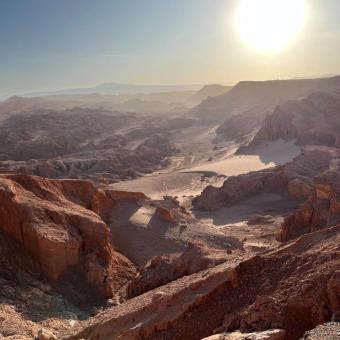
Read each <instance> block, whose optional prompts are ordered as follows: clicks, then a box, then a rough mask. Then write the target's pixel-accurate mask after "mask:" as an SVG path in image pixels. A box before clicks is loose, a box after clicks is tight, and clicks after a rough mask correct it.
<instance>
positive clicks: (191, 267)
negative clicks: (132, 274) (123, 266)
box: [127, 242, 228, 298]
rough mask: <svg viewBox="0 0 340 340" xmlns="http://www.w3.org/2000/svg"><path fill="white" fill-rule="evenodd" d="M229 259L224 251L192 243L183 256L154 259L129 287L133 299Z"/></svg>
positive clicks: (129, 294) (129, 293) (166, 256)
mask: <svg viewBox="0 0 340 340" xmlns="http://www.w3.org/2000/svg"><path fill="white" fill-rule="evenodd" d="M227 258H228V254H227V252H226V251H224V250H216V249H211V248H208V247H207V246H205V245H204V244H202V243H200V242H196V243H190V244H189V245H188V247H187V249H186V250H185V251H184V252H183V253H182V254H174V255H162V256H157V257H154V258H152V259H151V260H150V262H149V263H148V264H147V265H146V266H145V267H144V268H143V269H142V270H141V271H140V272H139V274H138V276H137V277H136V278H134V279H132V280H131V281H130V282H129V284H128V286H127V297H128V298H132V297H135V296H138V295H141V294H144V293H145V292H147V291H149V290H153V289H155V288H157V287H160V286H163V285H165V284H167V283H168V282H171V281H174V280H177V279H178V278H180V277H183V276H186V275H191V274H193V273H197V272H199V271H202V270H204V269H208V268H211V267H215V266H217V265H219V264H221V263H223V262H225V261H226V260H227Z"/></svg>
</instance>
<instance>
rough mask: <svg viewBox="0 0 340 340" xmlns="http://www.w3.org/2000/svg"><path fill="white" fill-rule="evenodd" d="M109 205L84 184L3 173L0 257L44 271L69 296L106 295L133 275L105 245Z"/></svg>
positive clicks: (124, 260)
mask: <svg viewBox="0 0 340 340" xmlns="http://www.w3.org/2000/svg"><path fill="white" fill-rule="evenodd" d="M114 205H115V201H114V200H113V199H111V198H110V197H109V196H107V195H106V193H105V192H104V191H102V190H99V189H97V188H95V187H94V186H93V185H92V184H91V183H89V182H84V181H78V180H63V181H55V180H48V179H43V178H39V177H31V176H25V175H2V176H0V221H1V223H0V231H1V233H2V235H3V239H4V240H5V242H4V244H7V245H11V246H7V247H6V248H4V247H3V248H2V256H4V257H5V258H9V259H11V258H15V259H16V266H17V267H18V268H21V269H22V270H28V271H31V272H33V273H36V274H40V275H43V276H44V277H45V278H47V279H48V281H49V282H50V283H52V284H53V285H54V286H56V287H60V288H61V289H64V290H65V292H66V293H67V294H69V295H70V296H71V297H72V296H73V297H77V298H79V300H82V298H86V300H87V302H89V300H91V299H93V300H94V301H95V300H104V299H107V298H109V297H111V296H112V294H113V292H114V291H115V290H117V289H119V288H120V287H121V286H122V285H123V284H125V283H126V282H127V281H128V280H130V279H131V278H132V277H134V276H135V273H136V271H135V268H134V266H133V264H132V263H131V262H130V261H129V260H128V259H127V258H126V257H124V256H123V255H121V254H119V253H118V252H116V251H115V250H114V249H113V247H112V245H111V243H110V230H109V228H108V226H107V224H106V223H105V222H104V221H105V220H106V219H107V217H108V215H109V211H110V209H112V208H113V206H114ZM17 248H19V249H20V250H21V253H22V254H20V253H17V252H16V251H15V249H17ZM11 249H12V250H11ZM24 254H28V256H29V257H28V258H27V257H25V256H23V255H24ZM18 268H17V269H18ZM14 270H16V269H15V266H14ZM88 292H91V294H90V295H89V296H86V294H87V293H88ZM82 294H83V295H82ZM85 296H86V297H85ZM89 297H90V298H89Z"/></svg>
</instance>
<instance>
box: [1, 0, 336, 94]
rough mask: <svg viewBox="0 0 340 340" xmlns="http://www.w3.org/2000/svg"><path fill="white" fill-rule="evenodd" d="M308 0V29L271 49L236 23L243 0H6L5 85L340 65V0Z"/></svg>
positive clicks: (224, 78)
mask: <svg viewBox="0 0 340 340" xmlns="http://www.w3.org/2000/svg"><path fill="white" fill-rule="evenodd" d="M307 1H308V7H309V15H308V21H307V23H306V26H305V29H304V31H303V32H302V33H301V34H300V36H299V37H298V38H297V39H296V40H295V41H294V42H293V43H292V44H291V45H290V46H289V47H288V48H286V49H285V50H284V51H282V52H281V53H278V54H275V55H263V54H261V53H257V52H254V51H253V50H250V49H249V48H247V47H246V46H244V45H243V44H242V43H241V42H240V39H239V36H238V34H237V32H236V31H235V29H234V25H233V23H234V20H233V18H234V10H235V6H236V5H237V3H238V0H0V46H1V52H0V94H7V93H13V92H17V93H20V92H22V91H35V90H48V89H61V88H70V87H83V86H92V85H95V84H97V83H102V82H124V83H134V84H182V83H200V84H202V83H215V82H222V83H233V82H236V81H238V80H243V79H269V78H289V77H303V76H308V75H311V76H312V75H325V74H338V73H340V22H339V15H340V1H339V0H307Z"/></svg>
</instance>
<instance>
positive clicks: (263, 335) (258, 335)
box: [202, 329, 285, 340]
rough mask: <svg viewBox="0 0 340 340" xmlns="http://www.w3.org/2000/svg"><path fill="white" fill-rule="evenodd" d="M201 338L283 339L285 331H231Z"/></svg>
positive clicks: (230, 339) (232, 339)
mask: <svg viewBox="0 0 340 340" xmlns="http://www.w3.org/2000/svg"><path fill="white" fill-rule="evenodd" d="M202 340H285V331H283V330H282V329H271V330H268V331H264V332H253V333H241V332H233V333H224V334H216V335H212V336H209V337H207V338H204V339H202Z"/></svg>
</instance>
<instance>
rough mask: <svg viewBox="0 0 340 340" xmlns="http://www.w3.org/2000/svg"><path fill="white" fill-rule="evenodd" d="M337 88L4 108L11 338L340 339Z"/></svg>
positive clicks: (338, 82)
mask: <svg viewBox="0 0 340 340" xmlns="http://www.w3.org/2000/svg"><path fill="white" fill-rule="evenodd" d="M339 90H340V77H333V78H324V79H310V80H282V81H264V82H240V83H238V84H236V85H235V86H234V87H232V88H226V87H222V86H218V85H213V86H210V85H208V86H205V87H204V88H203V89H201V90H198V91H196V92H195V91H194V92H190V93H187V92H186V93H180V92H179V93H177V94H174V93H162V99H159V100H160V103H161V104H158V106H159V107H161V108H160V109H159V110H155V111H154V112H148V111H147V112H146V111H145V110H144V107H145V106H148V105H151V103H152V100H151V99H149V101H148V100H147V99H144V100H145V102H143V105H141V108H140V110H138V108H139V106H138V105H137V107H135V108H134V110H132V111H129V110H127V111H117V109H116V108H115V106H114V105H113V104H111V105H112V107H114V109H112V110H110V105H109V104H107V103H108V102H110V101H111V100H113V98H112V97H114V98H115V100H116V99H117V98H116V97H119V95H108V94H105V95H95V96H94V95H91V94H83V95H81V97H79V95H72V94H69V95H52V96H49V97H12V98H9V99H7V100H5V101H3V102H2V103H1V104H0V113H1V126H0V131H1V134H0V138H1V146H0V148H1V153H0V158H1V161H0V171H1V173H2V174H1V175H0V182H1V190H0V200H1V208H0V220H1V221H2V223H1V233H0V249H1V271H0V279H1V287H2V288H1V292H0V298H1V307H0V333H1V334H2V336H3V337H5V338H6V339H31V338H34V337H37V339H203V338H206V337H209V339H300V338H302V337H303V336H305V339H333V338H334V339H335V338H336V336H337V335H336V334H338V335H339V327H338V326H339V324H338V323H337V322H338V321H339V317H340V315H339V311H340V272H339V269H340V268H339V265H340V257H339V251H340V248H339V244H340V243H339V241H340V229H339V228H340V223H339V222H340V198H339V195H340V187H339V180H340V177H339V176H340V170H339V164H340V163H339V162H340V151H339V150H340V149H339V146H340V92H339ZM221 92H222V94H221ZM131 96H132V97H133V95H131ZM140 96H142V95H135V97H136V98H137V97H140ZM143 96H144V97H145V95H143ZM154 96H156V94H155V95H154ZM92 97H95V99H94V98H92ZM149 97H152V96H151V95H149ZM158 97H160V95H159V94H158ZM183 98H185V100H184V99H183ZM193 98H195V100H194V99H193ZM197 98H199V103H198V104H197V102H196V103H195V101H197V100H198V99H197ZM181 99H182V102H179V103H178V102H177V100H178V101H180V100H181ZM129 100H131V99H129ZM135 100H136V101H137V99H135ZM90 101H91V105H88V103H89V102H90ZM176 105H177V107H180V109H178V110H176V109H174V108H175V107H176ZM185 105H187V106H186V108H185V109H184V108H183V107H184V106H185ZM182 106H183V107H182ZM305 332H307V333H305ZM304 334H305V335H304ZM322 334H326V335H325V336H324V337H322ZM328 336H329V337H328ZM331 336H334V337H331Z"/></svg>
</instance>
